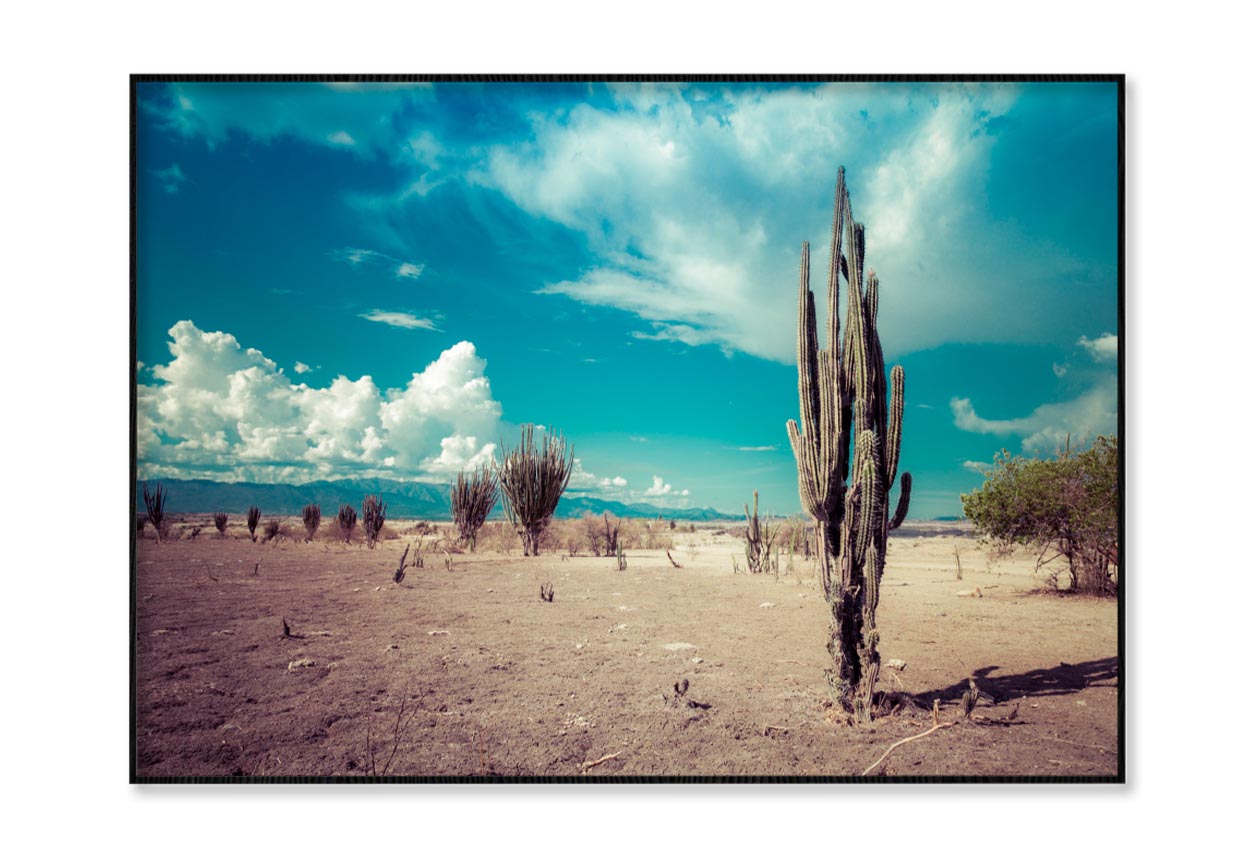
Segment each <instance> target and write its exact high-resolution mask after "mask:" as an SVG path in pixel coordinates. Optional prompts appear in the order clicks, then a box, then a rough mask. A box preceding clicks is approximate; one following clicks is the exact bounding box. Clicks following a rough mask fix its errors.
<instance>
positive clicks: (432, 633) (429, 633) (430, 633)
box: [426, 631, 448, 637]
mask: <svg viewBox="0 0 1253 853" xmlns="http://www.w3.org/2000/svg"><path fill="white" fill-rule="evenodd" d="M426 633H427V636H430V637H442V636H447V634H448V632H447V631H427V632H426Z"/></svg>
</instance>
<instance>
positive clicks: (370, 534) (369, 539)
mask: <svg viewBox="0 0 1253 853" xmlns="http://www.w3.org/2000/svg"><path fill="white" fill-rule="evenodd" d="M386 520H387V504H385V503H383V501H382V500H380V499H379V496H378V495H366V496H365V499H364V500H363V501H361V527H362V528H363V529H364V530H365V544H366V547H367V548H373V547H374V545H375V543H377V542H378V539H379V533H380V532H381V531H382V530H383V523H384V522H385V521H386Z"/></svg>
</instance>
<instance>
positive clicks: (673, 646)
mask: <svg viewBox="0 0 1253 853" xmlns="http://www.w3.org/2000/svg"><path fill="white" fill-rule="evenodd" d="M662 648H663V649H665V650H666V651H669V652H681V651H683V650H684V649H694V648H696V647H695V646H693V645H692V644H691V643H666V644H665V645H663V646H662Z"/></svg>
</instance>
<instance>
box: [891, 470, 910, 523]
mask: <svg viewBox="0 0 1253 853" xmlns="http://www.w3.org/2000/svg"><path fill="white" fill-rule="evenodd" d="M913 480H914V478H913V477H911V476H910V475H909V472H908V471H906V472H905V473H904V474H901V494H900V496H899V497H898V498H897V499H896V513H895V514H894V515H893V516H892V522H891V524H889V525H888V530H895V529H896V528H898V527H900V526H901V524H902V523H904V521H905V514H906V513H907V512H909V491H910V488H911V486H912V485H913Z"/></svg>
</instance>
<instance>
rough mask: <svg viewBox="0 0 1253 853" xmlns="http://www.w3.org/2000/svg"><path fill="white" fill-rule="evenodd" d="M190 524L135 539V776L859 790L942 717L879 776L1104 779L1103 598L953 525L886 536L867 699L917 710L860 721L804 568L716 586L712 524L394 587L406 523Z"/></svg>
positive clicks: (1106, 637)
mask: <svg viewBox="0 0 1253 853" xmlns="http://www.w3.org/2000/svg"><path fill="white" fill-rule="evenodd" d="M192 521H196V519H191V518H185V519H182V522H183V524H182V527H183V528H184V529H186V528H187V527H188V525H189V523H190V522H192ZM288 522H289V529H293V530H298V529H299V524H298V522H296V521H294V520H288ZM196 523H197V524H199V525H201V526H202V527H203V530H202V532H201V533H200V535H199V536H198V537H197V538H195V539H188V538H186V537H184V538H181V539H179V540H177V541H166V542H163V543H158V542H156V541H155V539H154V538H152V531H151V528H149V530H148V532H147V536H146V537H144V538H142V539H141V540H140V541H139V542H138V545H137V556H136V568H135V583H136V588H135V626H134V629H135V632H134V642H135V658H134V660H135V669H136V685H135V687H136V721H135V723H136V732H135V747H136V755H135V775H136V777H137V778H139V779H149V778H156V777H204V776H208V777H241V776H261V777H267V776H268V777H273V776H370V775H375V776H383V775H386V776H423V777H465V776H478V775H506V776H589V777H590V776H611V777H634V776H707V775H713V776H733V777H745V776H857V775H859V774H861V773H862V772H863V771H864V770H866V768H868V767H869V766H870V765H872V764H873V763H874V762H875V761H876V760H877V759H879V758H880V757H881V756H882V755H883V753H884V752H885V750H887V749H888V747H889V746H891V745H892V744H893V743H895V742H897V741H899V740H901V739H903V738H906V737H910V736H913V735H918V734H921V733H923V732H925V731H927V730H928V729H930V728H931V727H932V710H931V708H932V705H933V701H934V700H935V699H939V700H940V706H939V707H940V711H939V715H940V720H941V722H950V721H953V722H956V725H953V726H950V727H947V728H944V729H941V730H939V731H935V732H934V733H932V734H930V735H928V736H926V737H923V738H920V739H918V740H915V741H912V742H909V743H906V744H903V745H901V746H899V747H898V748H897V749H896V750H895V751H893V752H892V754H891V755H890V756H889V757H888V758H887V759H886V760H885V761H883V762H881V763H880V764H879V765H878V766H877V767H875V769H874V771H873V773H874V774H875V775H884V776H889V777H891V776H927V777H937V776H940V777H948V776H1056V777H1077V776H1083V777H1112V776H1114V775H1115V774H1116V773H1117V772H1118V749H1119V737H1118V677H1119V673H1118V617H1117V602H1116V601H1114V600H1110V599H1093V598H1081V597H1071V596H1063V595H1058V594H1056V593H1049V592H1045V591H1043V590H1042V586H1043V584H1042V582H1041V578H1040V577H1039V576H1037V575H1036V574H1034V573H1033V569H1034V566H1035V560H1034V557H1033V556H1032V555H1027V554H1023V555H1019V556H1017V557H1015V558H1013V559H1001V560H995V561H994V560H991V559H990V557H989V553H988V550H987V549H986V548H984V547H980V546H979V545H978V543H977V542H976V541H975V539H973V538H972V537H971V536H970V535H969V533H968V531H966V530H965V529H964V528H962V527H961V526H960V525H956V524H941V523H920V524H910V523H907V524H906V526H905V527H904V528H902V529H901V530H900V531H898V532H897V534H894V535H893V538H892V539H891V541H890V545H889V552H888V558H887V570H886V573H885V575H884V580H883V585H884V588H883V592H882V600H881V603H880V606H879V611H878V624H879V627H880V630H881V632H882V636H883V640H882V645H881V652H882V655H883V660H884V661H885V662H887V661H888V660H889V659H898V660H899V661H902V662H904V669H901V670H897V669H888V668H885V669H884V674H883V676H882V677H881V679H880V687H881V688H882V689H883V690H887V691H893V692H895V693H899V694H902V695H908V696H910V697H912V702H909V703H904V704H901V705H899V706H896V707H895V708H894V709H893V710H892V711H891V713H889V714H887V715H885V716H883V717H881V718H879V719H877V720H875V721H874V722H873V723H872V724H871V725H869V726H862V727H853V726H850V725H849V724H848V723H847V720H846V718H845V715H843V714H842V713H840V712H838V711H837V710H836V709H833V708H832V707H831V706H830V703H829V702H828V699H827V696H828V692H827V686H826V683H825V680H824V677H823V669H824V667H825V666H826V665H827V664H828V661H829V657H828V655H827V652H826V649H825V642H826V631H827V623H828V612H827V608H826V605H825V603H824V601H823V598H822V592H821V590H820V588H819V585H818V581H817V577H816V575H815V566H816V564H815V562H814V561H805V560H802V559H800V558H799V557H797V558H796V559H794V560H793V562H792V565H791V568H790V570H789V567H788V565H787V558H786V556H785V557H784V558H783V559H782V560H781V561H780V572H779V575H778V576H776V575H774V574H759V575H748V574H744V573H742V572H741V573H738V574H737V573H733V569H732V566H733V560H735V561H737V562H738V563H739V564H740V565H741V566H742V564H743V562H744V555H743V540H742V539H740V538H736V537H735V530H736V529H737V528H736V526H735V525H733V524H731V523H723V524H720V525H703V526H698V527H697V529H696V530H695V531H694V532H693V531H688V530H686V529H685V528H680V529H679V530H677V531H675V532H674V534H673V537H674V546H675V547H674V548H672V549H671V551H670V553H671V555H672V556H673V558H674V559H675V560H676V561H677V562H678V563H680V564H681V566H682V567H681V568H675V567H674V566H672V565H671V563H670V560H669V559H667V556H666V553H665V552H664V551H661V550H650V551H643V550H630V549H628V551H627V568H626V570H625V571H618V570H617V564H616V561H615V559H613V558H612V557H593V556H586V555H583V556H573V557H571V556H569V555H568V554H566V553H565V551H564V549H563V550H561V551H551V552H549V553H546V554H543V555H541V556H539V557H532V558H524V557H522V556H521V553H520V550H519V549H517V548H514V549H513V552H512V553H511V554H505V553H500V552H496V551H493V550H490V549H489V548H487V547H486V546H481V547H480V549H479V551H478V553H474V554H469V553H465V554H454V555H452V556H451V565H449V564H448V563H447V561H446V559H445V556H444V555H443V554H441V553H439V552H438V551H437V552H435V553H434V554H431V553H427V554H426V555H425V565H424V566H423V567H422V568H415V567H410V568H409V569H408V570H407V572H406V576H405V577H404V579H403V581H402V582H401V583H399V584H397V583H394V582H393V574H394V572H395V570H396V567H397V565H398V563H399V560H400V555H401V553H402V551H403V550H404V548H405V545H406V544H407V543H412V542H414V541H416V540H417V538H418V537H417V536H415V535H412V534H405V533H403V531H404V530H406V529H409V530H412V527H411V524H412V523H411V522H392V521H389V522H388V527H389V528H390V529H391V531H392V532H391V534H390V535H391V536H393V537H395V536H396V535H397V531H402V532H401V535H399V537H397V538H389V539H386V540H385V541H382V542H380V543H379V545H378V547H377V548H375V549H373V550H370V549H367V548H365V547H364V546H362V545H361V544H358V543H353V544H346V543H343V542H341V541H334V539H333V538H331V537H332V535H333V532H334V531H332V530H328V529H326V528H324V531H323V532H322V533H321V534H320V535H319V537H318V538H317V539H316V540H315V541H314V542H312V543H306V542H303V541H300V537H292V536H283V537H280V538H278V539H276V540H274V541H271V542H269V543H265V544H262V543H260V542H256V543H254V542H252V541H250V540H249V539H248V538H247V536H246V534H242V533H241V530H240V529H239V523H238V520H235V521H234V522H233V524H232V528H231V529H229V530H228V534H229V537H228V538H219V537H218V535H217V533H216V531H214V530H213V527H212V524H211V523H210V522H208V520H207V518H206V519H202V520H199V521H196ZM491 524H493V523H489V526H491ZM742 527H743V525H740V526H739V529H741V530H742ZM498 538H499V537H498ZM504 538H506V539H507V537H504ZM427 547H428V548H429V547H430V546H429V545H428V546H427ZM954 548H957V549H958V550H959V553H960V557H961V564H962V568H963V578H962V579H961V580H957V579H956V572H955V562H954ZM585 554H586V552H585ZM543 583H551V584H552V585H553V589H554V593H555V595H554V600H553V601H552V602H551V603H549V602H545V601H541V600H540V597H539V589H540V585H541V584H543ZM284 622H286V624H287V626H288V630H289V631H290V636H284ZM971 674H973V675H974V676H975V678H976V682H977V684H978V687H979V689H980V691H981V693H983V694H984V698H982V699H981V700H980V702H979V704H978V706H977V707H976V708H975V710H974V713H973V714H972V715H971V717H970V718H966V717H964V716H963V714H962V711H961V709H960V702H961V696H962V693H963V692H964V691H965V690H966V689H967V683H968V682H967V678H968V676H969V675H971ZM685 680H686V682H687V685H686V689H685V690H684V689H683V682H684V681H685ZM676 686H677V689H676Z"/></svg>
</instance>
